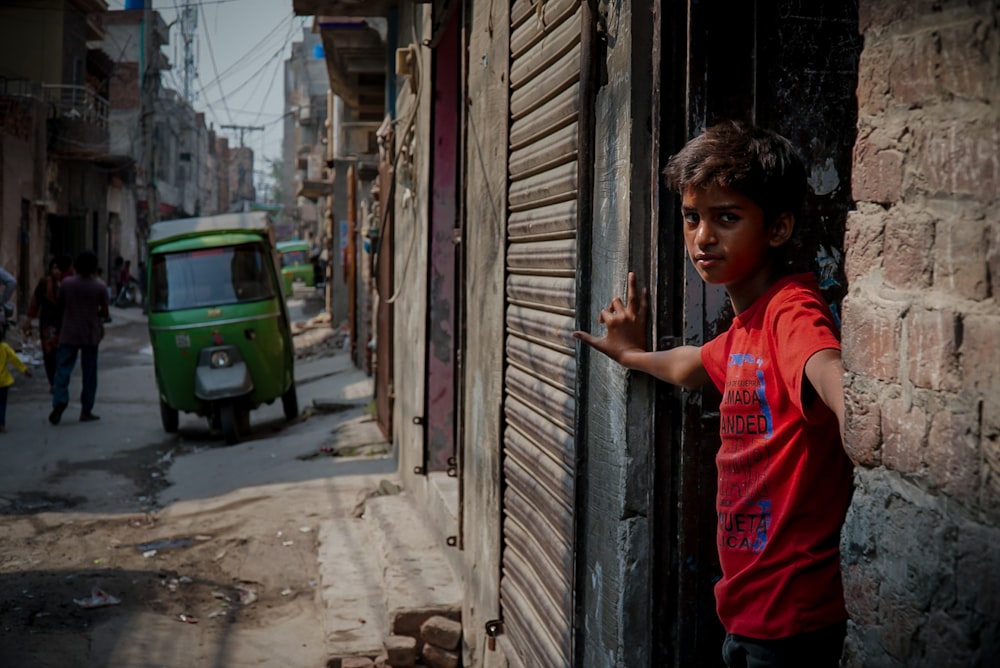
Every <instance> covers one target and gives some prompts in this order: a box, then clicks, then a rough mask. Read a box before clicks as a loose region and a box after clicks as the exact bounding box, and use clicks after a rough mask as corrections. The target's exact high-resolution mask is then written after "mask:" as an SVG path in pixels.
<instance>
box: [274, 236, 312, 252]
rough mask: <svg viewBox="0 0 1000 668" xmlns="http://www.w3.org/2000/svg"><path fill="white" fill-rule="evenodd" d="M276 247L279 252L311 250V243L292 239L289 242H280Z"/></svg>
mask: <svg viewBox="0 0 1000 668" xmlns="http://www.w3.org/2000/svg"><path fill="white" fill-rule="evenodd" d="M274 247H275V248H277V249H278V252H281V251H289V250H309V242H308V241H304V240H302V239H291V240H288V241H279V242H278V243H276V244H274Z"/></svg>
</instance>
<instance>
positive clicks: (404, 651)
mask: <svg viewBox="0 0 1000 668" xmlns="http://www.w3.org/2000/svg"><path fill="white" fill-rule="evenodd" d="M383 645H384V646H385V652H386V655H387V657H388V662H389V663H390V664H392V666H393V668H396V667H397V666H399V667H402V666H412V665H413V664H415V663H416V662H417V639H416V638H411V637H410V636H395V635H394V636H389V637H388V638H386V639H385V642H384V643H383Z"/></svg>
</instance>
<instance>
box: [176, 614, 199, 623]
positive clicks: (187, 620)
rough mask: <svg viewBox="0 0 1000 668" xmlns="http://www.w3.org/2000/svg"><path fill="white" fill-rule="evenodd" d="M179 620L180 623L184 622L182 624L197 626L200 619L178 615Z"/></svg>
mask: <svg viewBox="0 0 1000 668" xmlns="http://www.w3.org/2000/svg"><path fill="white" fill-rule="evenodd" d="M177 619H179V620H180V621H182V622H184V623H186V624H197V623H198V618H197V617H195V616H194V615H185V614H183V613H182V614H180V615H177Z"/></svg>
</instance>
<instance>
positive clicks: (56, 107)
mask: <svg viewBox="0 0 1000 668" xmlns="http://www.w3.org/2000/svg"><path fill="white" fill-rule="evenodd" d="M42 99H44V100H45V103H46V105H47V106H48V109H49V118H64V119H77V120H80V121H83V122H86V123H91V124H93V125H95V126H97V127H99V128H102V129H105V130H106V129H107V128H108V107H109V105H108V101H107V100H106V99H104V98H103V97H101V96H100V95H97V94H95V93H94V92H93V91H92V90H90V89H89V88H87V87H86V86H58V85H52V84H42Z"/></svg>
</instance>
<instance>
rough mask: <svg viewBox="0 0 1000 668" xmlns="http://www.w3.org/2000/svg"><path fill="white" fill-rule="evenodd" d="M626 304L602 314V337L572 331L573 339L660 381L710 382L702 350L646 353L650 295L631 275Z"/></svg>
mask: <svg viewBox="0 0 1000 668" xmlns="http://www.w3.org/2000/svg"><path fill="white" fill-rule="evenodd" d="M626 296H627V303H624V302H622V300H621V298H620V297H615V298H614V299H612V300H611V304H609V305H608V307H607V308H606V309H604V310H603V311H601V314H600V316H599V317H598V319H597V322H599V323H603V324H604V325H605V326H606V327H607V333H606V334H605V335H604V336H602V337H597V336H593V335H592V334H588V333H587V332H581V331H576V332H573V337H574V338H577V339H580V340H581V341H583V342H584V343H586V344H587V345H588V346H590V347H592V348H594V349H595V350H598V351H600V352H602V353H604V354H605V355H607V356H608V357H610V358H611V359H613V360H614V361H616V362H618V363H619V364H621V365H622V366H624V367H626V368H628V369H634V370H636V371H642V372H644V373H648V374H650V375H652V376H655V377H656V378H659V379H660V380H663V381H666V382H668V383H673V384H675V385H681V386H682V387H686V388H689V389H693V388H696V387H701V386H702V385H704V384H705V383H707V382H708V380H709V377H708V372H707V371H705V367H704V365H703V364H702V363H701V349H700V348H699V347H697V346H679V347H677V348H671V349H670V350H657V351H655V352H650V351H648V350H646V314H647V313H648V311H649V295H648V293H647V291H646V290H643V291H642V295H641V297H640V296H639V295H638V290H637V289H636V278H635V274H634V273H632V272H629V275H628V292H627V295H626Z"/></svg>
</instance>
